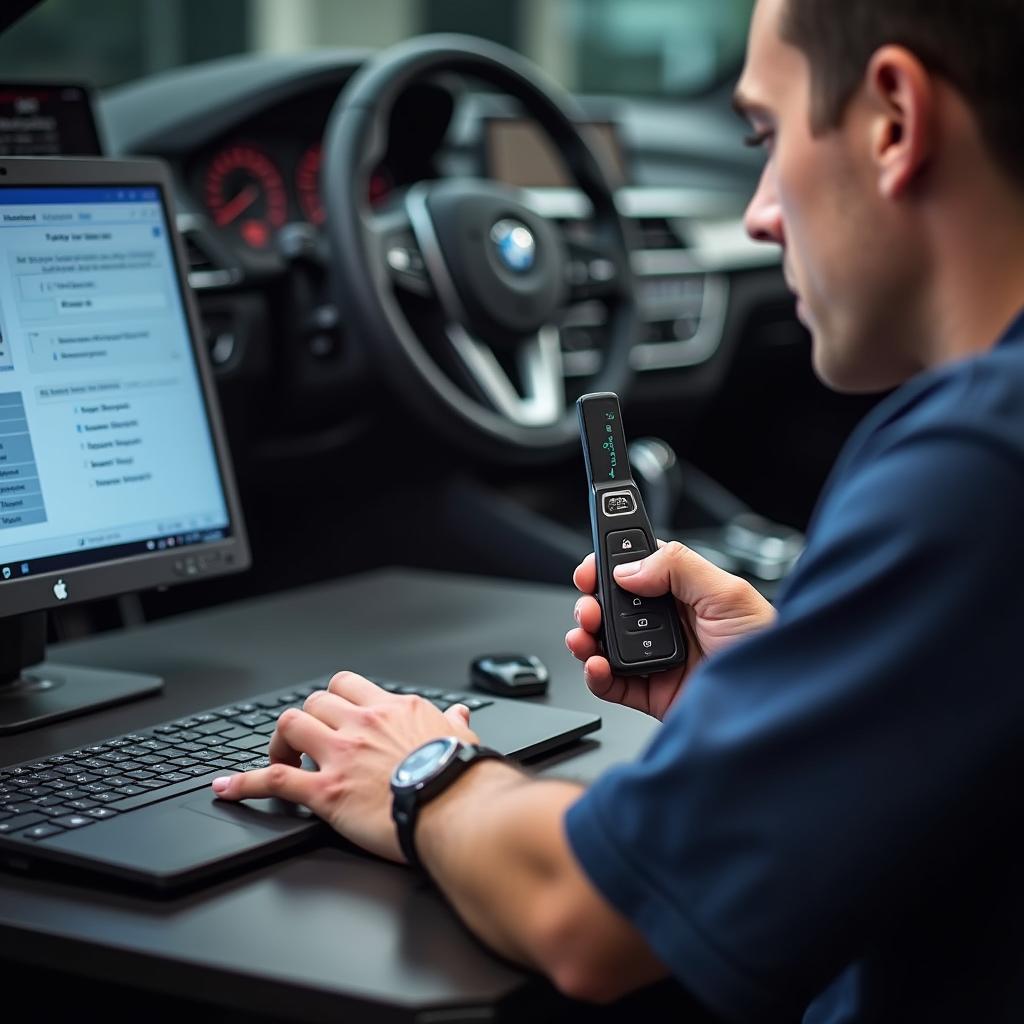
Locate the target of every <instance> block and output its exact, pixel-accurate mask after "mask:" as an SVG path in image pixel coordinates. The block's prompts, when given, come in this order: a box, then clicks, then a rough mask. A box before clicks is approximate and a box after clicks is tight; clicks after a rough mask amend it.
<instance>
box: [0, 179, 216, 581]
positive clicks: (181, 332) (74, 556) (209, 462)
mask: <svg viewBox="0 0 1024 1024" xmlns="http://www.w3.org/2000/svg"><path fill="white" fill-rule="evenodd" d="M231 531H232V525H231V521H230V516H229V512H228V504H227V501H226V499H225V492H224V485H223V482H222V479H221V474H220V469H219V466H218V462H217V457H216V452H215V449H214V442H213V437H212V435H211V428H210V422H209V417H208V413H207V409H206V405H205V401H204V398H203V391H202V386H201V382H200V379H199V375H198V370H197V367H196V364H195V357H194V354H193V345H192V340H191V337H190V334H189V328H188V321H187V318H186V312H185V308H184V304H183V296H182V291H181V282H180V281H179V279H178V274H177V270H176V265H175V258H174V251H173V249H172V247H171V242H170V238H169V236H168V224H167V220H166V216H165V211H164V207H163V203H162V201H161V193H160V189H159V188H158V187H156V186H144V187H138V186H135V187H124V186H121V187H118V186H111V187H92V186H88V187H87V186H74V187H49V186H47V187H3V186H0V577H2V580H8V579H12V578H21V577H23V576H29V575H32V576H34V575H36V574H37V573H40V572H50V571H59V570H62V569H64V568H67V567H71V566H78V565H88V564H90V563H94V562H100V561H106V560H110V559H113V558H121V557H126V556H131V555H138V554H144V553H146V552H150V551H158V550H159V551H163V550H166V549H167V548H174V547H190V546H194V545H202V544H204V543H210V542H215V541H219V540H223V539H225V538H226V537H228V536H230V534H231Z"/></svg>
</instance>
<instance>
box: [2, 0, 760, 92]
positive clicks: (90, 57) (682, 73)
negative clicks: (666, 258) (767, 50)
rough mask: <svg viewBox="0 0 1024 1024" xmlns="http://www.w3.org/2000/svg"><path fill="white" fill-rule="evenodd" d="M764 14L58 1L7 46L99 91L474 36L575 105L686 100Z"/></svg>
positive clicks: (22, 73)
mask: <svg viewBox="0 0 1024 1024" xmlns="http://www.w3.org/2000/svg"><path fill="white" fill-rule="evenodd" d="M752 6H753V0H371V2H369V3H368V2H367V0H44V2H43V3H41V4H40V5H39V6H38V7H36V8H35V9H34V10H32V11H30V12H29V13H28V14H27V15H25V17H24V18H22V19H21V21H20V22H18V23H17V24H16V25H14V26H13V27H12V28H10V29H8V31H7V32H5V33H4V34H3V35H2V36H0V68H2V77H3V78H7V79H15V78H32V79H37V80H43V79H47V78H49V79H60V80H62V81H68V80H72V79H78V80H80V81H82V82H85V83H88V84H92V85H94V86H96V87H98V88H101V89H102V88H106V87H108V86H112V85H117V84H119V83H121V82H125V81H128V80H130V79H133V78H138V77H140V76H142V75H148V74H152V73H154V72H156V71H162V70H165V69H168V68H173V67H178V66H180V65H184V64H192V63H196V62H198V61H202V60H209V59H211V58H214V57H221V56H226V55H228V54H235V53H246V52H252V51H256V52H277V53H287V52H294V51H299V50H306V49H312V48H315V47H322V46H336V47H354V48H374V49H376V48H380V47H383V46H388V45H390V44H392V43H397V42H400V41H401V40H403V39H407V38H409V37H410V36H413V35H417V34H419V33H422V32H466V33H469V34H471V35H478V36H483V37H484V38H487V39H492V40H494V41H496V42H499V43H502V44H504V45H505V46H509V47H511V48H513V49H516V50H518V51H520V52H521V53H523V54H525V55H526V56H527V57H529V58H530V59H531V60H533V61H534V62H536V63H537V64H539V65H540V66H541V67H542V68H543V69H544V70H545V71H546V72H547V73H548V74H549V75H551V77H552V78H554V79H555V80H556V81H559V82H561V84H562V85H563V86H565V87H566V88H567V89H570V90H572V91H575V92H580V93H597V94H606V95H649V96H683V95H687V94H693V93H699V92H703V91H706V90H707V89H709V88H712V87H713V86H715V85H717V84H719V83H720V82H721V81H722V80H723V78H725V77H727V76H728V75H729V74H731V73H732V72H734V71H735V69H736V68H737V67H738V66H739V64H740V61H741V59H742V56H743V47H744V43H745V37H746V27H747V22H748V20H749V17H750V11H751V8H752Z"/></svg>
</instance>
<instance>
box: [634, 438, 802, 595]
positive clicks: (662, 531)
mask: <svg viewBox="0 0 1024 1024" xmlns="http://www.w3.org/2000/svg"><path fill="white" fill-rule="evenodd" d="M629 461H630V465H631V466H632V469H633V476H634V478H635V479H636V481H637V483H638V485H639V487H640V491H641V493H642V496H643V499H644V503H645V504H646V506H647V509H648V512H649V515H650V517H651V522H652V523H653V524H654V529H655V532H656V533H657V534H659V535H660V536H662V537H678V539H680V540H682V541H683V542H684V543H685V544H687V545H688V546H689V547H692V548H693V549H694V550H696V551H699V552H700V554H702V555H703V556H704V557H705V558H707V559H708V560H709V561H712V562H714V563H715V564H716V565H718V566H721V568H723V569H726V570H727V571H729V572H734V573H739V574H741V575H744V576H747V577H750V578H752V579H753V580H755V581H759V582H762V583H768V584H773V583H776V582H777V581H779V580H781V579H782V578H783V577H784V576H785V575H786V574H787V573H788V572H789V570H790V569H792V567H793V565H794V564H795V562H796V560H797V558H798V557H799V555H800V552H801V551H803V547H804V538H803V534H801V533H800V532H799V531H798V530H794V529H792V528H791V527H788V526H783V525H782V524H781V523H774V522H772V521H771V520H769V519H765V518H764V516H760V515H758V514H757V513H756V512H754V511H753V510H752V509H750V508H748V507H747V506H746V505H745V504H744V503H743V502H742V501H740V499H739V498H737V497H736V496H735V495H734V494H732V493H731V492H729V491H727V490H726V489H725V488H724V487H722V485H721V484H719V483H718V482H716V481H715V480H713V479H712V478H711V477H709V476H708V475H707V474H706V473H703V472H702V471H701V470H699V469H698V468H697V467H696V466H694V465H692V464H691V463H688V462H685V461H682V460H680V459H679V458H678V456H677V455H676V453H675V452H674V451H673V449H672V446H671V445H669V444H668V442H666V441H663V440H662V439H661V438H658V437H643V438H637V440H635V441H634V442H633V443H632V444H630V445H629ZM681 507H682V508H683V509H684V514H685V515H686V517H687V519H690V517H692V516H694V514H695V515H696V517H697V519H698V520H699V521H696V522H695V521H692V520H691V521H685V522H681V523H680V522H677V521H676V517H677V515H678V514H679V510H680V508H681Z"/></svg>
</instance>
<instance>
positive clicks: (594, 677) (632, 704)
mask: <svg viewBox="0 0 1024 1024" xmlns="http://www.w3.org/2000/svg"><path fill="white" fill-rule="evenodd" d="M583 678H584V679H585V680H586V681H587V686H588V687H589V689H590V692H591V693H592V694H593V695H594V696H595V697H599V698H600V699H601V700H606V701H610V702H611V703H613V704H621V705H622V706H623V707H625V708H632V709H633V710H634V711H641V712H643V713H644V714H645V715H649V714H651V713H652V708H651V683H652V682H655V681H656V679H657V677H656V676H652V677H651V678H650V679H645V678H642V677H640V676H617V675H615V673H614V672H612V667H611V665H609V664H608V660H607V659H606V658H603V657H594V658H589V659H588V660H587V663H586V665H584V666H583Z"/></svg>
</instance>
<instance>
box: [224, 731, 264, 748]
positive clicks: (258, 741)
mask: <svg viewBox="0 0 1024 1024" xmlns="http://www.w3.org/2000/svg"><path fill="white" fill-rule="evenodd" d="M266 745H267V738H266V736H259V735H256V736H253V735H252V734H250V735H248V736H246V737H245V738H243V739H238V740H232V741H231V742H230V743H229V744H228V746H229V747H237V748H238V749H239V750H257V749H259V748H261V747H263V748H265V747H266Z"/></svg>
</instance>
